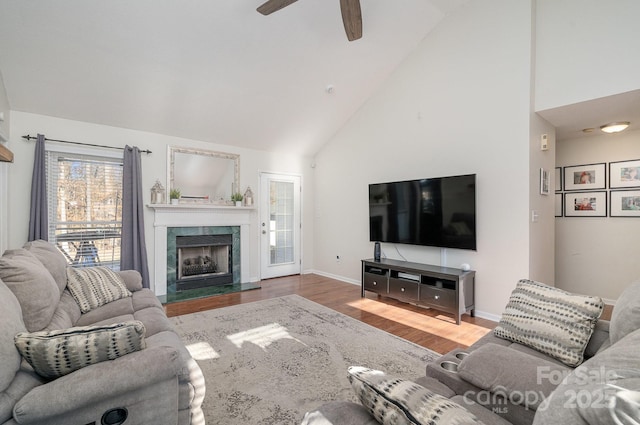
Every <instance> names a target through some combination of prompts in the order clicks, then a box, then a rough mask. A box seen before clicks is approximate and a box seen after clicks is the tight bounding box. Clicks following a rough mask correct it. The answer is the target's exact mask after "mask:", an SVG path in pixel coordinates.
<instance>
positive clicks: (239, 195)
mask: <svg viewBox="0 0 640 425" xmlns="http://www.w3.org/2000/svg"><path fill="white" fill-rule="evenodd" d="M231 200H232V201H233V202H235V203H236V207H241V206H242V193H240V192H236V193H234V194H233V195H231Z"/></svg>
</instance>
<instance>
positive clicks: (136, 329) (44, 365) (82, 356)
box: [14, 320, 145, 379]
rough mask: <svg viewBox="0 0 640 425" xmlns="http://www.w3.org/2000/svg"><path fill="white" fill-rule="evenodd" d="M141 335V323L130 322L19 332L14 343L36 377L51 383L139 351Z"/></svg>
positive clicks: (141, 342)
mask: <svg viewBox="0 0 640 425" xmlns="http://www.w3.org/2000/svg"><path fill="white" fill-rule="evenodd" d="M144 333H145V328H144V325H143V324H142V322H140V321H138V320H132V321H129V322H123V323H116V324H114V325H105V326H79V327H75V328H69V329H63V330H57V331H39V332H33V333H29V332H20V333H18V334H17V335H16V336H15V337H14V342H15V345H16V348H17V349H18V351H19V352H20V354H21V355H22V357H24V359H25V360H26V361H27V362H29V364H30V365H31V367H33V370H35V371H36V373H37V374H38V375H40V376H43V377H45V378H50V379H53V378H58V377H60V376H63V375H66V374H68V373H71V372H73V371H75V370H78V369H80V368H83V367H85V366H89V365H91V364H95V363H99V362H103V361H105V360H115V359H117V358H118V357H121V356H124V355H125V354H129V353H132V352H134V351H138V350H141V349H143V348H144V347H145V341H144Z"/></svg>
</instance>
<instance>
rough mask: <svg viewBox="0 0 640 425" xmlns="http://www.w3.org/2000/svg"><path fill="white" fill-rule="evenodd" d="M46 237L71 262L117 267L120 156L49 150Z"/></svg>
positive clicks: (79, 264)
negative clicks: (47, 225) (47, 232)
mask: <svg viewBox="0 0 640 425" xmlns="http://www.w3.org/2000/svg"><path fill="white" fill-rule="evenodd" d="M46 164H47V165H46V166H47V192H48V199H47V200H48V204H49V205H48V207H49V241H50V242H52V243H55V244H56V245H57V246H58V248H59V249H60V250H61V251H62V253H63V254H64V255H65V257H66V258H67V260H68V262H69V264H71V265H73V266H75V267H88V266H96V265H102V266H107V267H110V268H112V269H116V270H117V269H119V267H120V234H121V229H122V159H120V158H110V157H102V156H92V155H85V154H78V153H63V152H54V151H47V154H46Z"/></svg>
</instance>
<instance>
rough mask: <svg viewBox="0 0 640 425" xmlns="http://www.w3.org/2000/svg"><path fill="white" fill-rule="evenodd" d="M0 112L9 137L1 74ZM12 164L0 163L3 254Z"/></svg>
mask: <svg viewBox="0 0 640 425" xmlns="http://www.w3.org/2000/svg"><path fill="white" fill-rule="evenodd" d="M0 112H2V113H3V114H4V121H0V132H2V134H4V135H5V136H6V137H9V134H10V131H9V130H10V128H9V126H10V122H11V116H10V109H9V99H8V98H7V92H6V90H5V87H4V82H3V80H2V74H1V73H0ZM5 146H6V147H7V148H9V149H11V143H7V144H6V145H5ZM11 166H12V164H8V163H6V162H0V253H2V252H4V250H5V249H7V229H8V227H9V225H8V218H7V216H8V210H7V205H8V198H7V197H6V196H5V195H4V194H6V193H7V187H8V176H7V174H8V172H9V167H11Z"/></svg>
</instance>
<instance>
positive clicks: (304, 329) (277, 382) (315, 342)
mask: <svg viewBox="0 0 640 425" xmlns="http://www.w3.org/2000/svg"><path fill="white" fill-rule="evenodd" d="M171 320H172V321H173V323H174V325H175V327H176V329H177V331H178V333H179V335H180V336H181V338H182V339H183V341H184V342H185V344H186V345H187V346H188V348H189V351H190V352H191V353H192V355H193V356H194V358H195V359H196V360H197V362H198V364H199V365H200V367H201V368H202V371H203V373H204V376H205V382H206V397H205V400H204V403H203V410H204V413H205V418H206V423H207V424H209V425H213V424H220V425H235V424H242V425H246V424H261V425H271V424H297V423H299V422H300V420H301V419H302V417H303V416H304V413H305V412H307V411H309V410H313V409H315V408H316V407H318V406H320V405H321V404H322V403H324V402H327V401H332V400H350V401H356V398H355V396H354V394H353V391H352V390H351V387H350V385H349V381H348V380H347V368H348V367H349V366H351V365H359V366H366V367H370V368H373V369H379V370H384V371H386V372H387V373H389V374H392V375H395V376H398V377H402V378H407V379H415V378H416V377H419V376H423V375H424V373H425V366H426V364H427V363H428V362H429V361H431V360H433V359H435V358H436V357H439V354H437V353H435V352H432V351H429V350H427V349H425V348H422V347H420V346H418V345H416V344H413V343H411V342H409V341H406V340H404V339H402V338H399V337H396V336H394V335H391V334H389V333H386V332H384V331H381V330H379V329H376V328H374V327H372V326H369V325H367V324H365V323H362V322H360V321H358V320H355V319H352V318H351V317H348V316H346V315H344V314H342V313H338V312H336V311H334V310H331V309H328V308H326V307H324V306H321V305H319V304H316V303H314V302H312V301H309V300H306V299H304V298H302V297H299V296H297V295H289V296H285V297H281V298H274V299H269V300H264V301H257V302H253V303H249V304H242V305H237V306H232V307H225V308H221V309H217V310H209V311H204V312H198V313H192V314H187V315H183V316H178V317H173V318H172V319H171Z"/></svg>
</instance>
